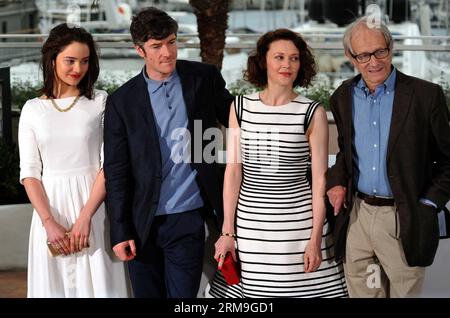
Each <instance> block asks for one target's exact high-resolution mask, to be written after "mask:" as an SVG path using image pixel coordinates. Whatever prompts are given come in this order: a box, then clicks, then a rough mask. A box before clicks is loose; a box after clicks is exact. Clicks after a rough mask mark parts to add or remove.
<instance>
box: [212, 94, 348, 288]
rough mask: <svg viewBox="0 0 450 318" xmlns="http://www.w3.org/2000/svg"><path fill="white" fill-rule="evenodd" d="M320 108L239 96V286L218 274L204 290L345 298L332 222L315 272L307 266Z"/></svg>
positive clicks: (325, 232) (296, 101) (306, 102)
mask: <svg viewBox="0 0 450 318" xmlns="http://www.w3.org/2000/svg"><path fill="white" fill-rule="evenodd" d="M317 106H318V103H317V102H313V101H311V100H309V99H307V98H305V97H302V96H297V97H296V98H295V99H294V100H293V101H292V102H290V103H288V104H285V105H280V106H267V105H265V104H263V103H262V102H261V100H260V98H259V93H254V94H250V95H246V96H239V97H237V98H236V100H235V111H236V114H237V118H238V121H239V122H240V126H241V156H242V167H243V178H242V185H241V189H240V193H239V201H238V206H237V211H236V227H237V237H238V238H237V248H238V252H239V259H240V263H241V267H242V279H241V284H239V285H233V286H226V284H225V281H224V280H223V278H222V277H221V274H220V273H219V272H217V273H216V276H215V277H214V280H213V281H212V282H211V284H210V285H209V286H208V288H207V290H206V295H207V296H209V297H345V296H347V290H346V286H345V279H344V273H343V269H342V266H341V264H336V263H335V262H334V260H333V258H334V254H333V241H332V237H331V233H330V230H329V226H328V223H327V222H325V224H324V227H323V239H322V258H323V261H322V263H321V265H320V267H319V268H318V270H317V271H315V272H313V273H305V272H304V263H303V255H304V251H305V248H306V245H307V243H308V241H309V238H310V236H311V231H312V220H313V216H312V194H311V188H310V185H309V182H308V180H307V178H306V175H307V170H308V165H309V156H310V152H309V144H308V141H307V139H306V136H305V131H306V130H307V128H308V124H309V123H310V121H311V119H312V117H313V114H314V111H315V110H316V108H317Z"/></svg>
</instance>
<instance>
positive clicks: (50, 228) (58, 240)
mask: <svg viewBox="0 0 450 318" xmlns="http://www.w3.org/2000/svg"><path fill="white" fill-rule="evenodd" d="M44 227H45V231H46V232H47V242H49V243H51V244H52V245H53V247H54V248H55V249H57V250H58V251H60V252H61V253H62V254H64V255H69V254H71V253H72V252H71V251H70V242H69V238H68V237H67V235H66V233H67V229H66V228H65V227H63V226H62V225H61V224H59V223H58V222H56V221H55V219H54V218H53V217H51V218H50V219H49V220H48V221H46V222H45V224H44Z"/></svg>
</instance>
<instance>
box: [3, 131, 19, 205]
mask: <svg viewBox="0 0 450 318" xmlns="http://www.w3.org/2000/svg"><path fill="white" fill-rule="evenodd" d="M19 187H22V186H21V185H20V184H19V152H18V150H17V147H16V146H15V145H8V144H7V143H6V142H5V141H4V140H3V138H1V137H0V204H7V203H16V202H17V199H18V196H19V194H20V191H19V189H20V188H19Z"/></svg>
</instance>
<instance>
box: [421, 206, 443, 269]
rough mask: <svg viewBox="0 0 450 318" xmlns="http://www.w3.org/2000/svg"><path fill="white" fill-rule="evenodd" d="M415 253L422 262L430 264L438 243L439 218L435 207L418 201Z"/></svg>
mask: <svg viewBox="0 0 450 318" xmlns="http://www.w3.org/2000/svg"><path fill="white" fill-rule="evenodd" d="M416 226H417V232H416V234H417V236H416V239H417V241H416V244H417V253H419V259H421V261H422V263H425V264H431V263H432V262H433V259H434V256H435V254H436V251H437V248H438V244H439V220H438V216H437V213H436V209H435V208H433V207H431V206H428V205H425V204H422V203H419V205H418V207H417V222H416Z"/></svg>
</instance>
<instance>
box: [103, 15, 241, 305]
mask: <svg viewBox="0 0 450 318" xmlns="http://www.w3.org/2000/svg"><path fill="white" fill-rule="evenodd" d="M130 30H131V35H132V38H133V42H134V45H135V48H136V50H137V52H138V54H139V55H140V56H141V57H142V58H143V59H144V61H145V67H144V68H143V70H142V73H140V74H139V75H137V76H136V77H134V78H132V79H131V80H129V81H128V82H127V83H125V84H124V85H122V86H121V87H120V88H119V89H118V90H117V91H115V92H114V93H113V94H112V95H111V96H110V97H109V98H108V100H107V104H106V111H105V129H104V131H105V132H104V145H105V146H104V147H105V162H104V171H105V177H106V190H107V198H106V203H107V211H108V215H109V220H110V224H111V241H112V246H113V250H114V252H115V254H116V255H117V256H118V257H119V258H120V259H121V260H123V261H129V263H128V268H129V272H130V278H131V282H132V286H133V291H134V296H135V297H154V298H165V297H170V298H180V297H196V295H197V292H198V288H199V284H200V278H201V274H202V265H203V253H204V240H205V229H204V214H205V212H210V213H211V214H214V215H215V217H216V220H217V222H218V225H220V224H221V222H222V219H223V210H222V184H221V182H220V181H219V180H220V177H219V170H218V167H217V165H216V164H215V163H214V162H213V163H207V162H211V160H210V158H205V157H204V153H203V152H204V150H205V146H206V145H208V144H209V143H210V142H211V141H209V140H203V138H202V136H203V133H204V132H205V130H207V129H214V127H216V125H217V121H216V120H217V119H218V120H219V121H220V122H221V123H222V124H223V125H225V126H227V123H228V114H229V107H230V104H231V102H232V100H233V97H232V96H231V95H230V94H229V93H228V91H227V90H226V89H225V82H224V80H223V78H222V76H221V75H220V72H219V71H218V70H217V69H216V68H215V67H214V66H212V65H207V64H202V63H198V62H188V61H182V60H178V61H177V44H176V35H177V30H178V25H177V23H176V21H175V20H173V19H172V18H171V17H170V16H168V15H167V14H166V13H165V12H164V11H161V10H158V9H156V8H153V7H150V8H146V9H144V10H142V11H141V12H139V13H138V14H137V15H136V16H135V17H133V20H132V23H131V27H130ZM216 142H218V144H219V141H218V140H216ZM209 146H211V145H209ZM210 148H211V147H208V149H210ZM206 155H208V154H206ZM209 155H212V154H209ZM205 159H207V160H205Z"/></svg>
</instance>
